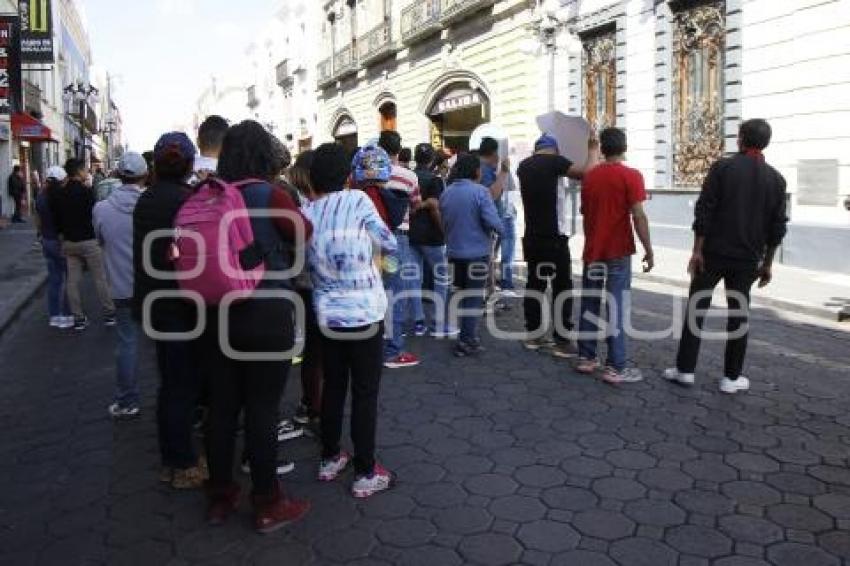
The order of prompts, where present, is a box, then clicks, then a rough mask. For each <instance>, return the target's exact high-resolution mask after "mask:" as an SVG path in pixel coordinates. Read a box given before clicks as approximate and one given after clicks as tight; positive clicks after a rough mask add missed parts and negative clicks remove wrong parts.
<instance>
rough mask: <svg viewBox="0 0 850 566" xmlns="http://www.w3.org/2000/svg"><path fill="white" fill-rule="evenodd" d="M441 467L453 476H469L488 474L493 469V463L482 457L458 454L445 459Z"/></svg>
mask: <svg viewBox="0 0 850 566" xmlns="http://www.w3.org/2000/svg"><path fill="white" fill-rule="evenodd" d="M443 466H444V467H445V468H446V470H448V471H449V472H451V473H453V474H458V475H470V476H471V475H477V474H484V473H487V472H489V471H490V470H491V469H492V468H493V462H492V461H491V460H489V459H488V458H484V457H483V456H472V455H470V454H460V455H457V456H451V457H449V458H447V459H446V460H445V462H444V463H443Z"/></svg>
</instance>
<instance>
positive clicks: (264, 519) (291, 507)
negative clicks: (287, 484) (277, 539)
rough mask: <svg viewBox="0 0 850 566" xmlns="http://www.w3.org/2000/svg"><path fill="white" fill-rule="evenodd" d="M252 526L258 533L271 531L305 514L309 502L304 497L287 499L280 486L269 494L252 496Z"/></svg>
mask: <svg viewBox="0 0 850 566" xmlns="http://www.w3.org/2000/svg"><path fill="white" fill-rule="evenodd" d="M253 499H254V512H255V515H254V528H256V529H257V532H258V533H262V534H268V533H273V532H274V531H276V530H278V529H282V528H283V527H285V526H286V525H289V524H290V523H294V522H295V521H297V520H298V519H300V518H301V517H303V516H304V515H306V514H307V512H308V511H309V510H310V507H311V504H310V502H309V501H306V500H304V499H289V498H288V497H286V496H284V495H283V494H282V493H281V492H280V488H278V489H277V490H276V493H275V494H274V495H271V496H268V495H266V496H256V495H255V496H254V497H253Z"/></svg>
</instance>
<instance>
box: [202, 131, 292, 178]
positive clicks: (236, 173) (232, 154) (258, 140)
mask: <svg viewBox="0 0 850 566" xmlns="http://www.w3.org/2000/svg"><path fill="white" fill-rule="evenodd" d="M286 165H287V163H285V161H284V156H283V155H281V152H280V148H279V147H277V146H276V145H275V143H274V141H273V140H272V135H271V134H270V133H269V132H267V131H266V129H265V128H263V126H261V125H260V124H259V123H258V122H255V121H254V120H245V121H244V122H241V123H239V124H236V125H235V126H233V127H231V128H230V129H229V130H227V134H225V136H224V141H223V142H222V145H221V156H219V159H218V175H219V177H221V178H222V179H224V180H225V181H230V182H233V181H240V180H243V179H263V180H266V181H272V180H274V179H277V177H278V176H279V175H280V173H281V171H283V169H284V168H285V167H286Z"/></svg>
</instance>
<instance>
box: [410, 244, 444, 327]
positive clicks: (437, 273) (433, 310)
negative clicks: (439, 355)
mask: <svg viewBox="0 0 850 566" xmlns="http://www.w3.org/2000/svg"><path fill="white" fill-rule="evenodd" d="M410 256H411V258H412V259H413V261H414V263H416V265H417V266H418V268H419V269H418V275H419V280H418V281H414V282H413V285H414V288H416V289H422V288H423V280H429V281H431V282H433V284H434V289H433V290H434V294H435V295H436V296H437V297H436V298H437V300H438V301H442V305H440V306H441V308H440V309H439V310H438V309H437V306H438V305H437V304H436V303H434V302H433V301H425V302H424V304H423V301H422V294H421V293H420V294H418V295H416V296H415V297H413V299H412V300H413V316H414V318H415V320H416V322H426V321H428V320H430V321H431V328H432V329H434V330H446V328H447V326H448V318H447V314H448V312H449V310H448V309H449V273H448V271H449V264H448V260H447V259H446V247H445V246H420V245H416V244H412V245H411V246H410ZM426 275H427V276H428V277H426ZM425 304H427V305H428V311H429V312H427V313H426V312H425Z"/></svg>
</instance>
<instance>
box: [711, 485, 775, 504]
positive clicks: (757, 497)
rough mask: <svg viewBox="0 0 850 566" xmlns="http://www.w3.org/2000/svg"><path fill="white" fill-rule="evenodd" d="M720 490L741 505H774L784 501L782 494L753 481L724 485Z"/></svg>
mask: <svg viewBox="0 0 850 566" xmlns="http://www.w3.org/2000/svg"><path fill="white" fill-rule="evenodd" d="M720 490H721V491H722V492H723V494H724V495H725V496H726V497H729V498H730V499H733V500H734V501H736V502H738V503H739V504H748V505H758V506H764V505H773V504H775V503H779V502H780V501H782V494H780V493H779V492H778V491H776V490H775V489H773V488H772V487H770V486H769V485H766V484H764V483H759V482H753V481H732V482H727V483H724V484H723V485H722V486H721V487H720Z"/></svg>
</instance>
